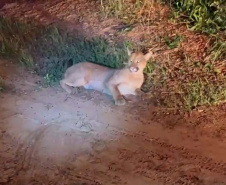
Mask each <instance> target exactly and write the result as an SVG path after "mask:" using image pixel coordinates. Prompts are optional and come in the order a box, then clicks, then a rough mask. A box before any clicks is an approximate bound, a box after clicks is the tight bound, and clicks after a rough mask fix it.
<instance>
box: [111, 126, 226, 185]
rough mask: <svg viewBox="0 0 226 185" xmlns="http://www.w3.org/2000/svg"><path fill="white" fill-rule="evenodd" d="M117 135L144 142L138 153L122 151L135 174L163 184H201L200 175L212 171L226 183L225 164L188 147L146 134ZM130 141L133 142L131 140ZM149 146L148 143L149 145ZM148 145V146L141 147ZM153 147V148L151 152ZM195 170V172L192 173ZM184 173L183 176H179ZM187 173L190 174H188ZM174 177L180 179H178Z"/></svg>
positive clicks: (121, 157)
mask: <svg viewBox="0 0 226 185" xmlns="http://www.w3.org/2000/svg"><path fill="white" fill-rule="evenodd" d="M113 132H114V133H115V134H119V133H120V134H122V135H124V136H125V137H126V138H128V139H129V138H131V141H133V139H136V143H142V144H141V147H139V149H138V150H135V151H133V150H132V151H131V150H129V149H126V148H128V147H126V146H125V148H124V149H122V150H121V151H120V152H119V158H120V160H122V161H126V162H127V163H130V164H131V163H132V164H134V166H136V169H135V170H134V171H133V173H134V174H139V175H143V176H145V177H147V178H150V179H154V180H161V181H163V182H164V183H172V184H177V183H178V184H200V183H202V179H201V178H199V177H198V176H199V173H201V171H202V173H205V171H206V172H208V173H209V172H210V173H212V174H215V175H217V176H221V177H223V179H224V181H223V182H225V181H226V163H225V162H221V161H215V160H213V159H212V158H209V157H206V156H202V155H200V154H198V153H196V152H194V151H192V150H189V149H186V147H180V146H175V145H172V144H169V143H168V142H165V141H163V140H162V139H160V138H151V137H147V136H146V135H144V134H139V133H128V132H123V131H117V130H114V131H113ZM129 140H130V139H129ZM146 143H147V144H146ZM142 146H146V147H142ZM147 146H152V147H151V148H153V147H154V148H155V150H153V149H148V148H147ZM186 166H190V168H191V169H188V172H186V170H185V171H184V173H181V171H183V167H185V168H186ZM189 170H190V171H193V172H189ZM179 172H180V173H181V174H180V173H179ZM186 173H187V174H186ZM175 174H176V175H177V177H175Z"/></svg>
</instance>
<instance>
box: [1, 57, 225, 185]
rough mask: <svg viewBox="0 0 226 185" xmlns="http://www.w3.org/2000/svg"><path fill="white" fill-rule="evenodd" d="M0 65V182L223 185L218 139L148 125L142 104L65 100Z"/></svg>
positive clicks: (80, 97) (87, 95) (82, 96)
mask: <svg viewBox="0 0 226 185" xmlns="http://www.w3.org/2000/svg"><path fill="white" fill-rule="evenodd" d="M0 66H1V67H0V72H1V74H2V76H3V78H4V81H5V82H6V86H7V88H6V89H8V90H6V91H5V92H3V93H1V94H0V102H1V104H0V113H1V114H0V137H1V140H0V174H1V175H0V184H76V185H78V184H87V185H91V184H103V185H111V184H117V185H121V184H129V185H137V184H142V185H146V184H147V185H150V184H207V185H210V184H211V185H212V184H216V185H219V184H226V157H225V153H226V147H225V146H226V145H225V140H224V139H221V140H220V139H218V138H217V137H207V135H205V134H202V132H201V131H200V129H199V128H195V129H194V128H193V129H192V128H188V127H185V125H184V124H183V122H184V120H183V119H182V120H180V119H165V118H166V117H165V118H164V121H162V122H161V123H160V122H157V121H154V120H157V119H154V117H153V116H151V114H146V112H147V110H148V109H149V111H150V106H147V105H144V104H142V103H141V104H142V105H143V106H142V105H140V104H137V105H136V106H135V105H134V104H132V103H131V104H129V105H127V106H125V107H117V106H114V105H113V103H112V100H111V98H109V97H106V96H105V95H102V94H99V93H97V92H94V91H90V92H86V91H83V92H81V93H79V94H77V95H73V96H70V97H68V96H67V94H66V93H65V92H63V91H62V90H61V88H59V87H55V88H50V87H49V88H43V87H42V85H41V84H42V83H41V81H42V80H41V79H40V77H38V76H36V75H34V74H32V73H31V72H28V71H25V70H24V69H23V68H21V67H18V66H16V65H14V64H11V63H9V62H4V61H1V65H0ZM148 115H149V116H148ZM160 117H161V116H159V118H160ZM169 118H171V117H170V116H169ZM172 125H174V127H171V126H172ZM175 125H178V126H175Z"/></svg>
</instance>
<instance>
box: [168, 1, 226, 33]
mask: <svg viewBox="0 0 226 185" xmlns="http://www.w3.org/2000/svg"><path fill="white" fill-rule="evenodd" d="M172 6H173V7H174V15H177V16H179V17H180V18H183V19H185V20H186V21H187V22H188V26H189V27H190V28H191V29H192V30H195V31H201V32H204V33H216V32H217V31H221V30H225V29H226V22H225V19H226V1H225V0H175V1H172Z"/></svg>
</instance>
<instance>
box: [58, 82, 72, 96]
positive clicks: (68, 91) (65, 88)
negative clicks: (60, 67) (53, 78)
mask: <svg viewBox="0 0 226 185" xmlns="http://www.w3.org/2000/svg"><path fill="white" fill-rule="evenodd" d="M60 86H61V87H62V88H63V89H64V90H65V91H66V92H67V93H68V94H71V93H72V91H73V89H72V87H70V86H69V85H67V84H66V83H65V81H64V80H61V81H60Z"/></svg>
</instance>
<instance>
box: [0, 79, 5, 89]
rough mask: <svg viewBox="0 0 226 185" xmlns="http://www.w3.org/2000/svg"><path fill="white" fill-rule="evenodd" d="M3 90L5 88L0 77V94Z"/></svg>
mask: <svg viewBox="0 0 226 185" xmlns="http://www.w3.org/2000/svg"><path fill="white" fill-rule="evenodd" d="M4 88H5V84H4V82H3V79H2V77H1V76H0V92H2V91H3V90H4Z"/></svg>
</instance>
